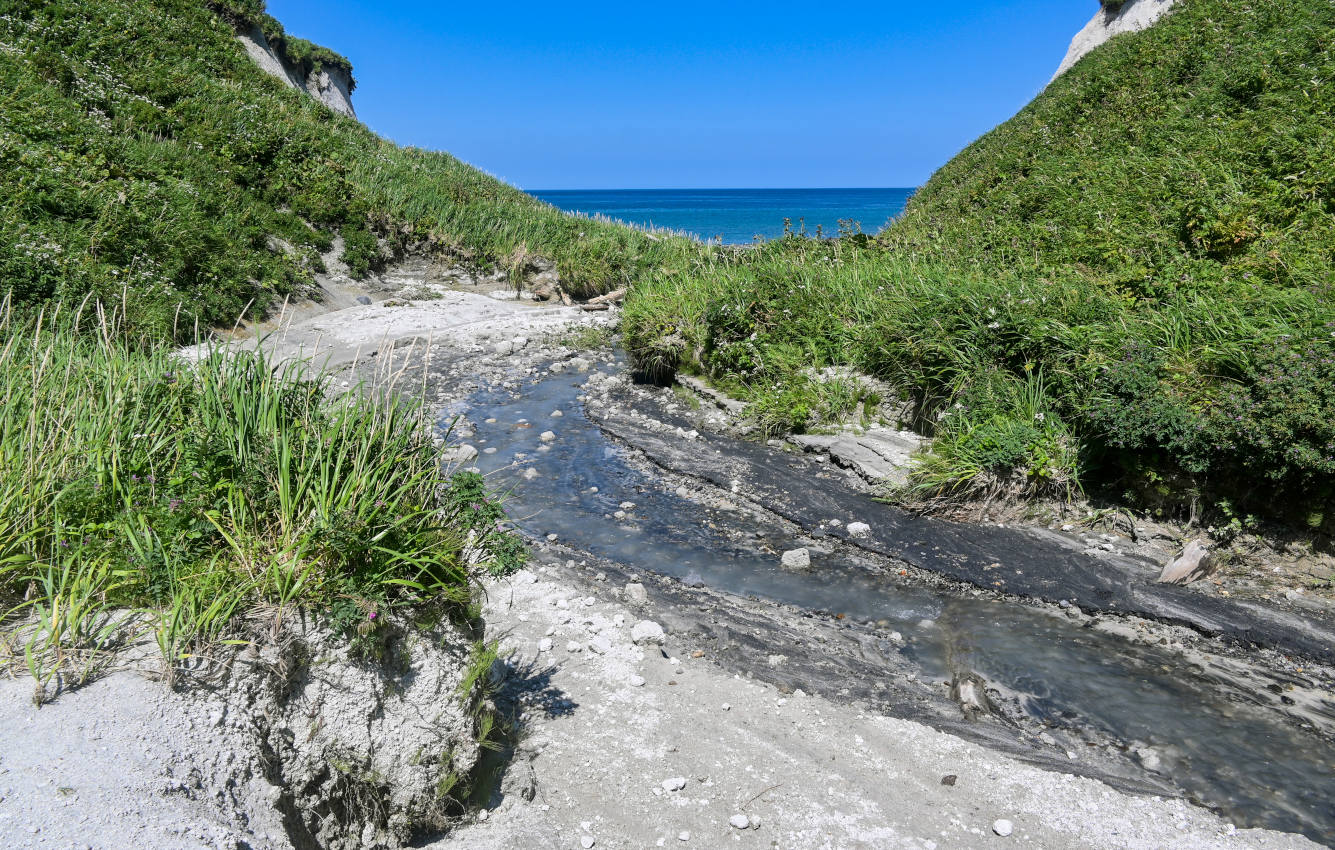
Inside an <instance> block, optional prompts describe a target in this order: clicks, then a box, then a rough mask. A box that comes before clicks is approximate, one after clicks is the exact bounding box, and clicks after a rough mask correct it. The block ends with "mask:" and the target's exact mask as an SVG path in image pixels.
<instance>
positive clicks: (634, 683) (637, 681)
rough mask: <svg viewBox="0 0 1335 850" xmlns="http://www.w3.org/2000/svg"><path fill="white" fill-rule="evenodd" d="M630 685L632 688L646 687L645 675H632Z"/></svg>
mask: <svg viewBox="0 0 1335 850" xmlns="http://www.w3.org/2000/svg"><path fill="white" fill-rule="evenodd" d="M630 685H631V687H632V688H642V687H644V677H643V676H631V677H630Z"/></svg>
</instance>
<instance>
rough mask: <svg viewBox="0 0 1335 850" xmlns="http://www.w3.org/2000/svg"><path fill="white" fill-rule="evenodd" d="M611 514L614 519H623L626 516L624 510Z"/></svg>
mask: <svg viewBox="0 0 1335 850" xmlns="http://www.w3.org/2000/svg"><path fill="white" fill-rule="evenodd" d="M612 516H613V517H614V518H615V519H625V518H626V512H625V511H617V512H616V513H614V514H612Z"/></svg>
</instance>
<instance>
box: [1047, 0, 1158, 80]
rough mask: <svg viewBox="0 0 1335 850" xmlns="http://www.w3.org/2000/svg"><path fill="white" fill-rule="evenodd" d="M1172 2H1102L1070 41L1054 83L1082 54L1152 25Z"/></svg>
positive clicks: (1054, 77)
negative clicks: (1091, 17)
mask: <svg viewBox="0 0 1335 850" xmlns="http://www.w3.org/2000/svg"><path fill="white" fill-rule="evenodd" d="M1173 3H1174V0H1126V2H1124V3H1113V2H1109V0H1104V2H1103V3H1102V8H1101V9H1099V11H1098V13H1097V14H1095V15H1094V17H1093V19H1092V20H1090V22H1089V23H1087V24H1085V28H1084V29H1082V30H1080V32H1078V33H1076V36H1075V38H1073V39H1071V47H1070V49H1069V50H1067V51H1066V58H1065V59H1063V60H1062V64H1061V67H1060V68H1058V69H1057V73H1055V74H1053V75H1052V78H1053V79H1054V80H1055V79H1057V78H1058V77H1060V76H1061V75H1062V74H1065V73H1066V72H1067V70H1069V69H1070V67H1071V66H1072V65H1074V64H1075V63H1076V62H1079V61H1080V60H1081V59H1082V58H1083V57H1084V56H1085V54H1086V53H1089V51H1091V50H1093V49H1094V48H1096V47H1098V46H1099V45H1101V44H1103V43H1104V42H1106V41H1107V40H1108V39H1110V38H1112V37H1113V36H1115V35H1121V34H1122V33H1127V32H1138V31H1139V30H1143V29H1145V28H1146V27H1148V26H1150V25H1151V24H1153V23H1154V22H1155V21H1157V20H1159V18H1161V17H1163V15H1164V13H1165V12H1167V11H1168V10H1169V9H1171V8H1172V7H1173Z"/></svg>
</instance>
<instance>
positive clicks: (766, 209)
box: [529, 189, 914, 245]
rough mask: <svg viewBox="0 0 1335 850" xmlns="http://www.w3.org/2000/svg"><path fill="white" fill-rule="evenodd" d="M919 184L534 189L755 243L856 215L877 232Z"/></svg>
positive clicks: (576, 208)
mask: <svg viewBox="0 0 1335 850" xmlns="http://www.w3.org/2000/svg"><path fill="white" fill-rule="evenodd" d="M913 192H914V190H913V189H558V190H545V191H533V192H530V193H529V194H531V195H533V196H534V197H537V198H539V199H541V200H543V201H546V202H547V203H549V204H551V205H552V206H555V207H559V208H560V209H563V210H566V211H567V212H578V213H585V214H587V215H605V216H607V217H609V218H614V219H617V220H619V221H623V222H626V223H627V224H634V225H639V226H642V227H657V228H667V229H669V230H678V231H684V232H686V233H690V234H692V235H694V236H696V237H698V238H700V239H704V240H711V239H712V240H718V239H720V238H721V239H722V241H723V243H724V244H728V245H738V244H748V243H750V242H752V241H754V240H755V238H756V237H757V236H759V237H761V238H763V239H775V238H778V237H779V236H782V235H783V220H784V219H785V218H787V219H789V220H790V221H791V222H792V228H793V230H794V231H798V230H800V229H801V228H802V227H803V226H805V228H806V233H807V234H808V235H811V236H814V235H816V228H817V227H818V226H819V227H820V229H821V233H822V234H823V235H825V236H836V235H838V233H839V228H840V225H839V222H840V221H841V220H844V221H852V222H855V223H856V226H857V227H859V228H860V229H861V231H862V232H863V233H869V234H870V233H875V232H877V231H878V230H880V229H881V228H882V227H884V226H885V225H886V223H887V222H889V220H890V219H891V218H893V217H894V216H897V215H899V213H900V212H902V211H903V210H904V204H905V203H907V202H908V199H909V196H910V195H912V194H913Z"/></svg>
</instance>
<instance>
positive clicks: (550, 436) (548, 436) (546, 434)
mask: <svg viewBox="0 0 1335 850" xmlns="http://www.w3.org/2000/svg"><path fill="white" fill-rule="evenodd" d="M538 439H539V440H542V441H543V442H544V443H550V442H551V441H552V440H555V439H556V434H554V433H552V432H551V431H543V432H542V433H541V434H539V435H538Z"/></svg>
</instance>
